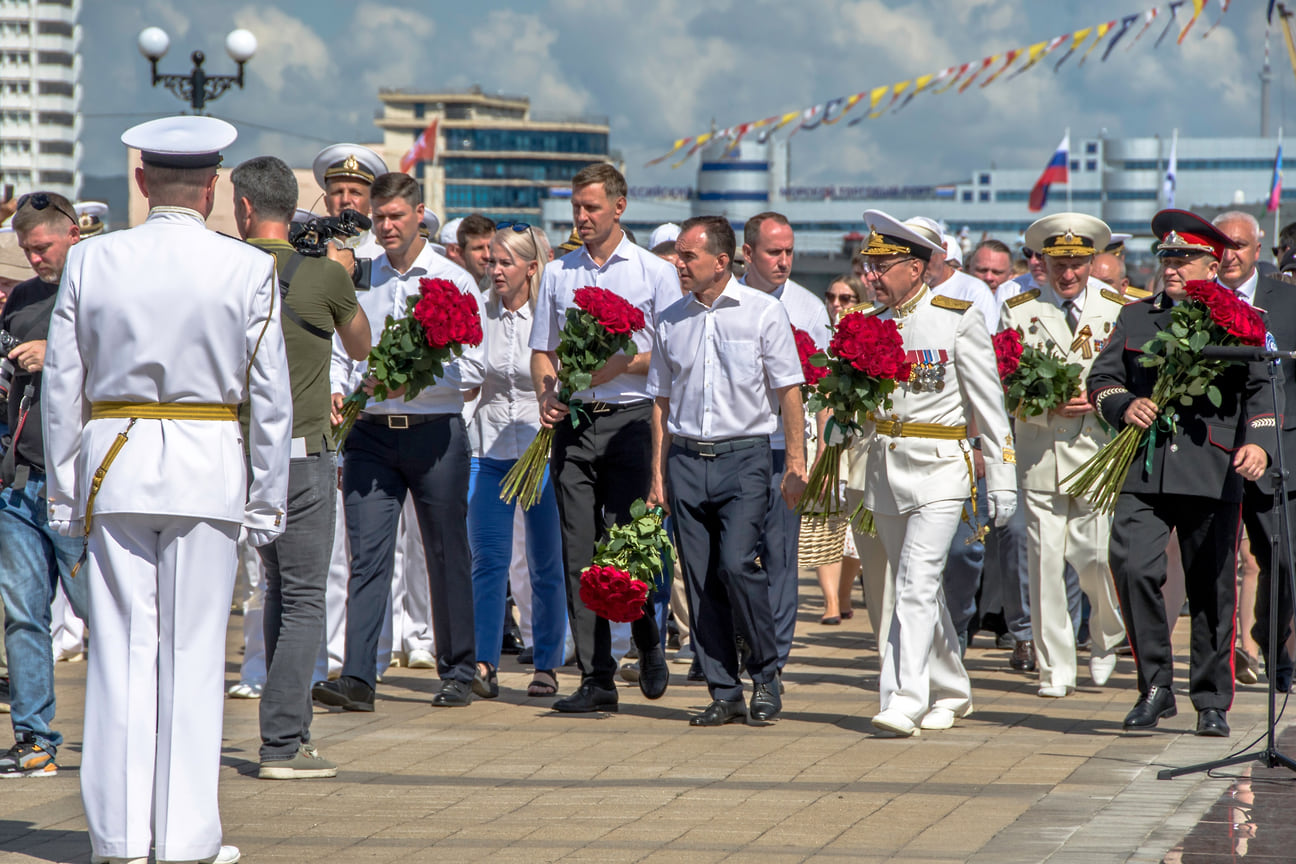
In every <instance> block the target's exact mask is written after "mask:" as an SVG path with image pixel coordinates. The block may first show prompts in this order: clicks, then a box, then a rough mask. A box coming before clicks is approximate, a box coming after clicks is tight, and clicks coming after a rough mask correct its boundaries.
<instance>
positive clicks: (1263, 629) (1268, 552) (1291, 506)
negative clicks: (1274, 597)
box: [1242, 483, 1296, 675]
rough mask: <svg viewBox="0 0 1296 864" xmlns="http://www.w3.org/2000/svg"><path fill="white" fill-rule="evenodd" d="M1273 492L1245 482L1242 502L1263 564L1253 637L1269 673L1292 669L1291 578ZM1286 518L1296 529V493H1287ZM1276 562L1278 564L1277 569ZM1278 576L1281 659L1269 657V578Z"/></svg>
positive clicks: (1244, 517) (1257, 556)
mask: <svg viewBox="0 0 1296 864" xmlns="http://www.w3.org/2000/svg"><path fill="white" fill-rule="evenodd" d="M1273 501H1274V499H1273V495H1272V494H1265V493H1264V492H1261V491H1260V490H1259V489H1257V488H1256V485H1255V484H1254V483H1248V484H1246V497H1245V498H1244V499H1243V501H1242V522H1243V524H1244V525H1246V529H1247V539H1248V540H1250V542H1251V554H1253V555H1255V559H1256V563H1257V564H1259V565H1260V577H1259V579H1258V580H1257V582H1256V604H1255V615H1256V619H1255V624H1254V625H1252V627H1251V638H1252V639H1255V640H1256V642H1257V643H1259V645H1260V651H1261V652H1262V653H1263V654H1264V655H1265V665H1266V666H1267V667H1268V669H1269V674H1271V675H1272V674H1274V673H1275V672H1276V671H1277V670H1279V669H1287V670H1290V669H1291V667H1292V658H1291V657H1289V656H1288V655H1287V648H1286V646H1287V638H1288V637H1289V636H1291V631H1292V625H1291V618H1292V598H1291V577H1290V575H1289V573H1288V567H1287V562H1285V561H1284V560H1283V550H1282V524H1281V520H1280V519H1279V514H1278V511H1276V510H1275V509H1274V506H1273ZM1287 520H1288V522H1289V523H1290V524H1291V526H1292V529H1293V531H1296V495H1288V498H1287ZM1275 537H1276V538H1278V561H1277V562H1275V561H1274V560H1273V541H1274V538H1275ZM1275 563H1277V564H1278V565H1279V566H1278V567H1277V568H1275V566H1274V565H1275ZM1275 575H1276V576H1277V577H1278V659H1277V661H1274V660H1273V659H1272V658H1270V657H1269V597H1270V594H1269V592H1270V590H1271V588H1270V580H1271V579H1272V578H1273V577H1274V576H1275Z"/></svg>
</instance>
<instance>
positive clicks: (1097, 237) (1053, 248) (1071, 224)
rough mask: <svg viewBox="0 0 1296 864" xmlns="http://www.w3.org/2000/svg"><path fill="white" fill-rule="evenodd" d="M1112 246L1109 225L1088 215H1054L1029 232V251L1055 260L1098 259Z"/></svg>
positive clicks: (1039, 221)
mask: <svg viewBox="0 0 1296 864" xmlns="http://www.w3.org/2000/svg"><path fill="white" fill-rule="evenodd" d="M1110 242H1111V229H1110V228H1108V227H1107V223H1106V222H1104V221H1102V220H1101V219H1099V218H1097V217H1096V216H1090V215H1089V214H1087V213H1051V214H1049V215H1048V216H1045V217H1044V218H1043V219H1036V220H1035V221H1034V222H1033V223H1031V226H1030V227H1029V228H1027V229H1026V247H1027V248H1028V249H1034V250H1035V251H1036V252H1040V253H1042V254H1044V255H1048V256H1051V257H1054V258H1058V257H1070V258H1083V257H1085V256H1086V255H1096V254H1098V253H1099V252H1102V251H1103V250H1104V249H1106V248H1107V244H1108V243H1110Z"/></svg>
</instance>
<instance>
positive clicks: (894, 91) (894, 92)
mask: <svg viewBox="0 0 1296 864" xmlns="http://www.w3.org/2000/svg"><path fill="white" fill-rule="evenodd" d="M912 83H913V82H912V81H901V82H900V83H899V84H897V85H895V86H894V87H892V88H890V89H891V101H890V102H888V103H887V104H886V107H885V108H883V109H882V110H881V111H874V112H873V113H871V114H869V117H881V116H882V115H883V114H885V113H886V112H888V111H890V110H891V106H892V105H894V104H895V103H896V100H897V99H899V98H900V94H901V93H903V92H905V91H906V90H908V89H909V85H910V84H912Z"/></svg>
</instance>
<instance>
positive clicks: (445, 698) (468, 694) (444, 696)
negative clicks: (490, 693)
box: [432, 678, 498, 708]
mask: <svg viewBox="0 0 1296 864" xmlns="http://www.w3.org/2000/svg"><path fill="white" fill-rule="evenodd" d="M496 692H498V691H496ZM432 704H433V705H435V706H436V707H438V708H464V707H466V706H468V705H471V704H472V685H471V684H468V683H466V682H464V681H456V680H455V679H453V678H451V679H450V680H448V681H446V682H445V683H444V684H442V685H441V692H440V693H438V694H436V695H435V696H433V697H432Z"/></svg>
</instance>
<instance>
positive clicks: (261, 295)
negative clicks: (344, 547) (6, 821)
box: [44, 117, 292, 862]
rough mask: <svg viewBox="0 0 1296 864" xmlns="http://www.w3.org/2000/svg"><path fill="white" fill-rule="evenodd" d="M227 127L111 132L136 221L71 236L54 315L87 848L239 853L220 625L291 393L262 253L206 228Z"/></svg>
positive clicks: (52, 431) (267, 493) (264, 494)
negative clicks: (225, 817)
mask: <svg viewBox="0 0 1296 864" xmlns="http://www.w3.org/2000/svg"><path fill="white" fill-rule="evenodd" d="M236 135H237V133H236V131H235V129H234V127H233V126H231V125H229V124H228V123H225V122H224V121H222V120H217V119H214V118H211V117H166V118H162V119H160V120H153V121H150V122H148V123H144V124H141V125H139V126H135V127H133V128H131V129H129V130H127V131H126V133H125V134H124V135H122V142H123V143H124V144H126V145H127V146H129V147H136V148H138V149H140V150H141V151H143V152H142V154H141V157H142V162H143V166H142V167H140V168H137V169H135V180H136V182H137V183H138V184H139V187H140V191H141V192H142V193H143V194H144V196H145V197H146V198H148V200H149V205H150V208H151V209H150V210H149V216H148V219H147V221H145V222H144V223H143V224H142V225H139V226H137V227H135V228H132V229H130V230H127V231H117V232H114V233H112V234H108V235H105V236H104V237H102V238H99V239H97V240H96V241H95V243H94V244H87V245H86V246H84V247H73V249H72V252H71V254H70V255H69V256H68V260H67V266H66V268H65V269H64V272H63V282H62V285H61V286H60V288H59V295H58V300H57V302H56V304H55V308H54V316H53V320H52V322H51V324H50V331H49V348H48V353H47V355H46V358H45V382H44V384H45V391H44V396H45V400H46V404H47V405H48V411H47V412H46V413H45V416H44V430H45V447H46V456H47V464H48V465H49V471H50V475H49V476H50V482H49V495H48V498H49V508H50V514H49V518H50V524H51V525H55V526H56V527H57V528H58V530H60V532H61V533H63V532H65V533H67V534H69V535H71V536H77V535H80V534H82V533H85V534H86V537H87V556H88V557H87V562H86V566H85V567H84V568H83V572H82V574H81V578H84V579H86V580H87V582H88V588H89V595H90V621H89V624H90V630H91V632H92V633H93V634H94V650H93V651H91V652H90V657H89V663H88V664H87V666H88V668H87V671H86V699H85V703H86V704H85V707H86V711H85V716H86V722H85V736H84V754H85V755H84V758H83V761H82V763H81V794H82V798H83V800H84V803H85V809H86V821H87V823H88V825H89V828H90V842H91V845H92V847H93V853H94V854H93V858H92V860H94V861H109V862H118V861H137V860H138V861H144V860H145V859H146V858H147V856H148V855H149V851H150V848H153V849H154V850H155V854H156V858H157V860H158V861H195V860H202V861H219V862H233V861H237V860H238V858H239V855H238V850H237V849H236V848H234V847H232V846H222V845H221V825H220V813H219V810H218V806H217V798H216V783H217V774H218V772H219V769H220V745H221V712H222V708H223V703H222V697H223V694H222V692H221V690H222V683H223V679H224V674H225V628H226V624H227V622H228V618H229V608H230V598H231V594H232V592H233V587H234V586H233V582H234V569H235V541H236V539H237V537H238V534H239V530H240V528H241V527H246V529H247V531H248V536H249V540H250V542H251V543H252V544H253V545H256V546H260V545H264V544H265V543H268V542H270V541H271V540H273V539H274V538H275V537H276V536H278V535H279V534H280V533H281V532H282V531H283V520H284V509H285V503H286V496H287V483H288V462H289V448H290V440H291V436H292V416H291V414H292V411H291V406H292V396H291V393H290V391H289V379H288V364H287V360H286V358H285V355H284V345H283V330H282V328H281V327H280V323H279V303H278V284H277V282H276V280H275V270H274V259H273V258H271V257H270V256H269V255H266V254H265V253H264V252H262V251H261V250H259V249H256V248H254V247H252V246H248V245H245V244H243V243H240V242H238V241H236V240H233V239H231V238H228V237H224V236H221V235H220V234H217V233H215V232H214V231H209V230H207V228H206V227H205V225H204V220H205V219H206V218H207V216H208V215H210V214H211V210H212V204H213V201H214V200H215V192H216V179H217V177H216V169H217V166H218V165H219V164H220V152H219V151H220V150H221V149H223V148H225V147H228V146H229V145H230V144H232V143H233V141H234V139H235V137H236ZM242 402H247V403H248V404H249V406H250V408H251V425H250V429H249V432H248V441H247V447H246V451H247V452H248V453H250V464H251V468H252V476H251V478H250V481H251V485H250V487H249V478H248V477H247V471H246V468H245V465H246V464H248V462H247V460H248V458H249V457H248V456H246V455H245V446H244V442H243V441H242V435H241V434H240V431H239V424H238V416H237V412H238V405H239V404H240V403H242Z"/></svg>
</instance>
